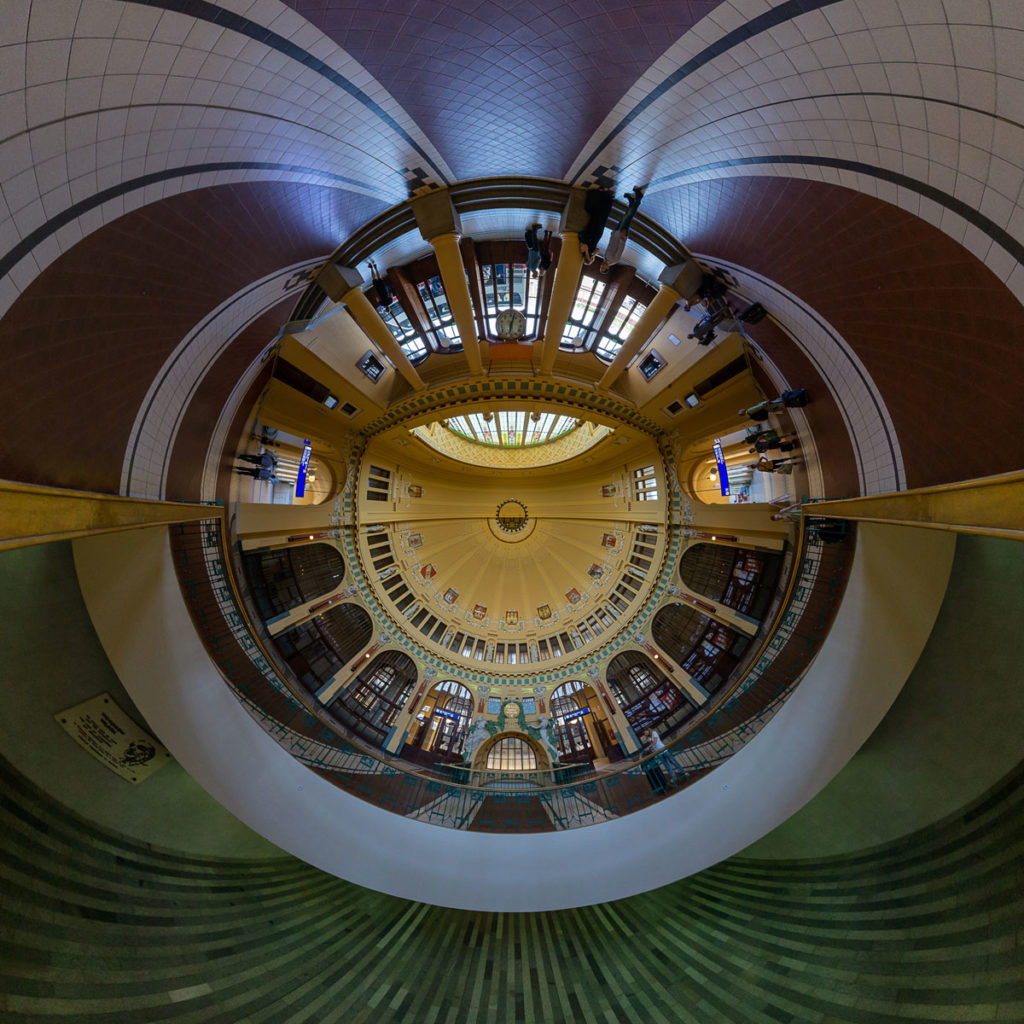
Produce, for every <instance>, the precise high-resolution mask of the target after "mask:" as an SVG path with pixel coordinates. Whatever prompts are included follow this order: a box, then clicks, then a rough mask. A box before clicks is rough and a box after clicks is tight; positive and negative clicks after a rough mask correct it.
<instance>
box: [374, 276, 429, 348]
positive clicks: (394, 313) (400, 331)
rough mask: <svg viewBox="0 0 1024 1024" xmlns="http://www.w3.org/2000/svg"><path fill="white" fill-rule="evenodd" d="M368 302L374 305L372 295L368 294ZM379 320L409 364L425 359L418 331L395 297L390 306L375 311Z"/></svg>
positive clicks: (424, 344) (423, 343)
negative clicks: (378, 314)
mask: <svg viewBox="0 0 1024 1024" xmlns="http://www.w3.org/2000/svg"><path fill="white" fill-rule="evenodd" d="M369 298H370V301H371V302H373V303H374V304H376V301H375V298H374V293H373V292H370V293H369ZM377 312H378V313H380V318H381V320H383V321H384V323H385V324H386V325H387V328H388V330H389V331H390V332H391V334H392V336H393V337H394V339H395V341H397V342H398V344H399V345H400V346H401V348H402V351H403V352H404V353H405V354H406V355H407V356H408V357H409V362H411V363H413V364H414V365H415V364H416V363H421V362H423V360H424V359H426V358H427V356H428V354H429V353H428V352H427V346H426V343H425V342H424V341H423V338H422V337H421V335H420V333H419V331H417V330H416V328H415V327H414V326H413V323H412V321H411V320H410V319H409V316H408V314H407V313H406V312H405V310H404V309H403V308H402V304H401V302H399V301H398V299H397V297H396V298H393V299H392V301H391V305H390V306H382V307H379V308H378V310H377Z"/></svg>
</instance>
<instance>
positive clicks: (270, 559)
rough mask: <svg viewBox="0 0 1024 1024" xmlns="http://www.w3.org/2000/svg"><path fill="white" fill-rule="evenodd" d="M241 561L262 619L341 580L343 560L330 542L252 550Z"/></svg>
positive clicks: (329, 587) (333, 585) (281, 611)
mask: <svg viewBox="0 0 1024 1024" xmlns="http://www.w3.org/2000/svg"><path fill="white" fill-rule="evenodd" d="M242 561H243V565H244V566H245V575H246V577H247V578H248V581H249V589H250V591H251V592H252V596H253V597H254V598H255V600H256V604H257V607H258V608H259V610H260V614H261V615H262V616H263V617H264V618H265V619H272V618H274V616H275V615H281V614H283V613H285V612H289V611H291V610H292V609H293V608H297V607H298V606H299V605H300V604H305V603H306V602H307V601H313V600H315V599H316V598H318V597H320V596H322V595H323V594H327V593H329V592H330V591H332V590H334V589H335V588H336V587H338V586H340V585H341V583H342V581H343V580H344V579H345V560H344V559H343V558H342V557H341V553H340V552H339V551H338V549H337V548H336V547H334V545H332V544H299V545H297V546H295V547H291V548H279V549H278V550H277V551H253V552H250V553H247V554H246V555H245V556H244V558H243V560H242Z"/></svg>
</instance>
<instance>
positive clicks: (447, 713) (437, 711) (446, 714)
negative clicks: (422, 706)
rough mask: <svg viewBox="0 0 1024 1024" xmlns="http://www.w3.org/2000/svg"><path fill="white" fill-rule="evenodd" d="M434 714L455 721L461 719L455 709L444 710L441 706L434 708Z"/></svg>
mask: <svg viewBox="0 0 1024 1024" xmlns="http://www.w3.org/2000/svg"><path fill="white" fill-rule="evenodd" d="M434 714H435V715H440V716H441V717H442V718H450V719H451V720H452V721H453V722H457V721H458V720H459V716H458V715H457V714H455V712H454V711H442V710H441V708H434Z"/></svg>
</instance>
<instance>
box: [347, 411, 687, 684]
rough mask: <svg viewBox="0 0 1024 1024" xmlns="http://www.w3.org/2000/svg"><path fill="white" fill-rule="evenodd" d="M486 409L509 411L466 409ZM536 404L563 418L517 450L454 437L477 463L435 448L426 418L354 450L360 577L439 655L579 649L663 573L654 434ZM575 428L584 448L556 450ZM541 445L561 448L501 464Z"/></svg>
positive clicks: (538, 656) (536, 656)
mask: <svg viewBox="0 0 1024 1024" xmlns="http://www.w3.org/2000/svg"><path fill="white" fill-rule="evenodd" d="M485 408H486V407H485ZM535 409H544V410H546V409H547V407H546V406H544V405H543V404H539V405H537V406H535ZM489 413H490V414H492V419H493V420H496V421H497V422H498V424H499V427H500V424H501V423H502V422H506V417H505V414H504V413H502V412H501V411H500V409H499V408H498V407H495V408H494V409H489V408H486V411H481V412H474V413H467V414H464V417H463V418H464V421H465V422H473V421H477V422H485V421H483V419H482V418H483V416H485V415H488V414H489ZM494 413H496V415H494ZM537 415H538V417H543V422H544V423H546V424H559V423H560V424H561V425H562V427H563V428H564V429H562V430H559V431H557V432H556V431H553V433H556V434H557V436H556V437H555V438H554V439H552V440H550V441H548V442H547V443H540V444H534V445H531V446H527V447H521V446H514V445H510V446H497V445H481V444H478V443H475V442H471V441H464V444H465V445H469V446H471V447H472V448H475V449H477V450H478V451H480V452H481V453H482V455H483V456H484V458H483V460H482V462H481V463H480V464H474V463H473V462H472V461H467V460H464V459H462V458H460V457H456V456H455V455H451V456H450V457H448V458H444V459H439V458H438V457H437V456H436V455H433V454H431V449H433V448H434V445H433V444H431V442H430V439H429V437H426V438H423V437H421V432H422V431H423V428H413V431H412V433H411V435H410V439H412V438H415V439H416V440H415V441H414V442H413V443H412V444H409V443H408V442H407V441H403V439H402V437H401V435H400V432H397V433H396V432H392V434H391V435H390V438H383V439H381V440H378V441H371V442H370V443H369V444H368V445H367V447H366V449H365V451H364V452H363V454H362V457H361V461H360V469H359V484H358V499H357V508H358V525H359V528H360V531H359V535H360V545H359V550H360V553H361V555H362V559H363V568H364V575H365V577H366V579H367V580H368V582H369V583H370V585H371V586H372V587H373V590H374V592H375V594H376V598H377V600H378V601H379V603H380V605H381V606H382V607H384V608H386V609H387V610H388V612H389V613H390V615H391V617H392V621H393V622H394V623H396V624H397V626H398V628H400V629H403V630H404V631H406V632H408V633H409V634H411V635H412V636H413V637H414V638H415V640H416V642H417V643H419V644H422V645H423V646H425V647H427V648H432V649H434V650H435V652H436V653H439V654H441V655H442V656H444V657H445V658H447V659H451V658H453V657H454V658H455V659H456V660H467V661H470V662H474V663H477V664H479V663H480V662H484V663H486V664H487V665H488V666H505V667H506V670H508V671H512V672H515V671H516V670H515V669H514V668H509V667H510V666H516V665H523V664H529V663H536V662H540V661H559V660H563V659H566V658H568V657H570V656H578V654H577V652H579V651H581V650H582V649H583V648H590V647H592V646H594V645H595V644H596V643H597V642H599V638H600V639H601V640H602V642H603V641H607V640H608V639H610V637H611V636H613V635H614V634H615V632H617V631H618V630H619V629H621V627H622V626H623V625H625V624H626V623H627V622H628V621H629V619H630V617H631V616H632V615H633V614H635V612H636V611H638V610H639V609H640V608H641V607H642V606H643V603H644V601H645V599H646V597H647V595H648V594H649V592H650V590H651V587H652V586H653V584H654V583H655V582H657V580H658V578H659V572H660V568H661V560H662V556H663V553H664V542H665V536H666V530H665V526H666V522H667V520H666V507H667V504H666V480H665V476H664V469H663V466H662V455H661V452H660V451H659V449H658V446H657V444H656V443H655V442H654V439H653V438H651V437H648V436H645V435H643V434H641V433H639V432H637V431H636V430H629V429H623V430H620V431H619V432H618V434H617V436H616V434H615V433H614V432H613V431H612V430H611V428H610V427H608V426H604V425H601V424H593V423H590V422H583V421H582V420H580V421H577V419H576V418H575V417H568V416H565V415H560V414H559V413H558V412H557V410H555V411H544V412H539V413H538V414H537ZM523 416H524V417H527V418H528V413H526V412H524V413H523ZM449 422H450V420H449ZM507 422H510V423H514V422H515V420H514V417H510V418H508V419H507ZM577 422H579V425H577ZM583 435H586V437H587V440H586V443H585V444H584V445H583V447H582V449H581V448H580V446H579V445H575V446H574V447H573V448H572V449H569V450H568V451H565V450H564V449H565V442H566V441H567V440H569V439H571V438H574V436H583ZM396 441H401V442H403V443H401V444H396ZM545 449H555V450H556V451H560V452H561V458H560V460H559V462H558V464H557V465H543V464H542V465H537V464H536V463H535V462H533V461H527V462H526V463H525V465H523V466H521V467H519V468H506V467H504V466H502V465H501V462H502V459H503V457H505V456H512V457H515V456H521V455H524V454H525V455H527V456H536V455H537V454H538V453H540V454H541V456H542V457H543V453H544V450H545ZM492 459H493V460H494V461H495V462H498V463H499V464H498V465H497V466H496V465H494V464H493V462H490V464H489V460H492ZM627 461H628V463H629V467H627V465H626V463H627ZM641 463H643V464H645V465H640V464H641ZM637 466H639V470H638V469H637V468H636V467H637ZM630 467H632V468H630ZM638 471H639V472H643V473H644V476H643V487H644V490H643V492H642V493H643V494H644V496H645V497H644V500H638V497H637V495H638V491H637V486H638V484H637V476H636V474H637V472H638ZM498 671H501V669H498Z"/></svg>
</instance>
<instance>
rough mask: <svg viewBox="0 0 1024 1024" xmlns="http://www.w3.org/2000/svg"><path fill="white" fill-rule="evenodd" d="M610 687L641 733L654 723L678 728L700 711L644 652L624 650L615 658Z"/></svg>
mask: <svg viewBox="0 0 1024 1024" xmlns="http://www.w3.org/2000/svg"><path fill="white" fill-rule="evenodd" d="M608 686H609V689H610V690H611V691H612V695H613V696H614V697H615V700H616V702H617V703H618V704H619V706H620V707H621V708H622V710H623V712H624V713H625V715H626V720H627V721H628V722H629V724H630V727H631V728H632V729H633V731H634V732H635V733H636V734H637V735H638V736H639V734H640V733H641V732H643V730H644V729H646V728H647V727H648V726H652V725H655V726H658V727H659V728H660V729H662V730H663V731H669V730H671V729H674V728H675V727H676V726H677V725H679V723H680V722H682V721H684V720H685V719H686V718H689V716H690V715H692V714H693V712H694V711H695V710H696V708H695V707H694V705H693V704H691V703H690V702H689V700H687V699H686V697H684V696H683V694H682V692H681V691H680V690H679V688H678V687H677V686H676V685H675V683H673V682H672V680H671V679H669V678H668V676H666V675H665V673H664V672H662V671H661V669H659V668H658V667H657V665H655V664H654V662H652V661H651V659H650V658H648V657H647V655H646V654H644V653H642V652H641V651H623V653H622V654H619V655H617V656H616V657H614V658H613V659H612V660H611V663H610V664H609V665H608Z"/></svg>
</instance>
